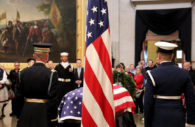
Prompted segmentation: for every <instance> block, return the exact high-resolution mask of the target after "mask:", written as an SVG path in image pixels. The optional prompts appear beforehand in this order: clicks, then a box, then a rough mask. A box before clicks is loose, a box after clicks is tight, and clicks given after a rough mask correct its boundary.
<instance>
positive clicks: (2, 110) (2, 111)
mask: <svg viewBox="0 0 195 127" xmlns="http://www.w3.org/2000/svg"><path fill="white" fill-rule="evenodd" d="M6 105H7V104H3V107H2V108H1V113H2V114H1V115H5V114H4V110H5V107H6Z"/></svg>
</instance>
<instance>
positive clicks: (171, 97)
mask: <svg viewBox="0 0 195 127" xmlns="http://www.w3.org/2000/svg"><path fill="white" fill-rule="evenodd" d="M153 97H154V98H157V99H167V100H179V99H181V96H161V95H154V96H153Z"/></svg>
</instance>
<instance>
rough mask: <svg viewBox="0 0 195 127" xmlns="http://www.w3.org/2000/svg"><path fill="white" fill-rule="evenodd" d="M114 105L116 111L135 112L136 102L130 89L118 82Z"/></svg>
mask: <svg viewBox="0 0 195 127" xmlns="http://www.w3.org/2000/svg"><path fill="white" fill-rule="evenodd" d="M114 107H115V112H119V111H128V112H132V113H134V112H135V108H136V106H135V103H134V101H133V98H132V97H131V95H130V94H129V92H128V90H127V89H125V88H124V87H121V86H119V85H117V84H114Z"/></svg>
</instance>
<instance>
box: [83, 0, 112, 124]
mask: <svg viewBox="0 0 195 127" xmlns="http://www.w3.org/2000/svg"><path fill="white" fill-rule="evenodd" d="M87 10H88V11H87V32H86V53H85V73H84V92H83V106H82V126H83V127H89V126H90V127H114V126H115V122H114V120H115V119H114V112H115V111H114V99H113V87H112V82H113V81H112V67H111V43H110V33H109V21H108V7H107V2H106V1H105V0H88V9H87Z"/></svg>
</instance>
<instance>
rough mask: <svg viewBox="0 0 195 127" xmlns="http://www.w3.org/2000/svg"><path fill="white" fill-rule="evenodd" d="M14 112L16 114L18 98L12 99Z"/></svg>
mask: <svg viewBox="0 0 195 127" xmlns="http://www.w3.org/2000/svg"><path fill="white" fill-rule="evenodd" d="M12 113H13V114H15V115H16V113H17V107H16V98H14V99H12Z"/></svg>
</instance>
